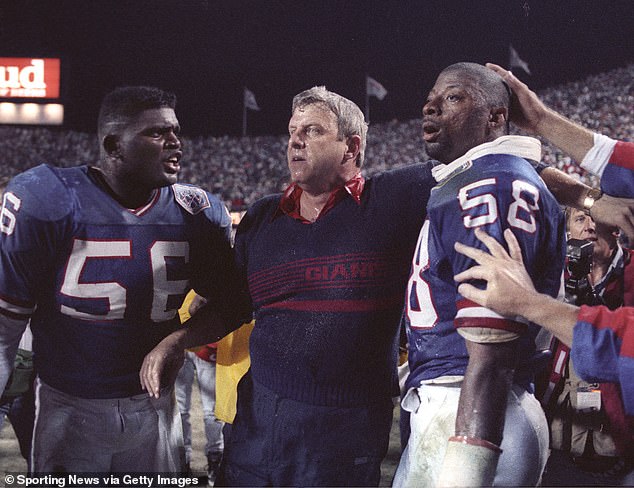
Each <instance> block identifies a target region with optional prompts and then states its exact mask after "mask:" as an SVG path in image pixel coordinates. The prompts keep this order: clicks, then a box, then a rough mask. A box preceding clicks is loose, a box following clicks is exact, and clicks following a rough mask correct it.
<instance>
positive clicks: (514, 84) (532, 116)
mask: <svg viewBox="0 0 634 488" xmlns="http://www.w3.org/2000/svg"><path fill="white" fill-rule="evenodd" d="M486 67H487V68H489V69H491V70H493V71H495V72H496V73H497V74H498V75H500V76H501V77H502V79H503V80H504V81H505V82H506V84H507V85H508V86H509V88H510V89H511V91H512V93H513V96H512V103H511V112H510V117H511V122H513V123H514V124H515V125H517V126H518V127H519V128H520V129H524V130H525V131H527V132H530V133H531V134H539V133H540V131H539V125H540V123H541V121H542V120H543V118H544V117H545V116H546V114H547V113H548V108H547V107H546V105H544V103H543V102H542V101H541V100H540V99H539V97H538V96H537V94H536V93H535V92H534V91H532V90H531V89H530V88H528V86H527V85H526V84H525V83H523V82H522V81H520V80H519V79H518V78H517V77H516V76H515V75H514V74H513V73H511V72H510V71H508V70H505V69H504V68H502V67H501V66H498V65H497V64H493V63H486Z"/></svg>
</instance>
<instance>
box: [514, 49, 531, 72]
mask: <svg viewBox="0 0 634 488" xmlns="http://www.w3.org/2000/svg"><path fill="white" fill-rule="evenodd" d="M516 66H517V67H518V68H522V69H523V70H524V71H526V73H528V74H529V75H530V74H531V70H530V69H528V63H527V62H526V61H524V60H523V59H522V58H520V56H519V54H517V51H516V50H515V49H514V48H513V46H511V45H510V44H509V69H513V68H515V67H516Z"/></svg>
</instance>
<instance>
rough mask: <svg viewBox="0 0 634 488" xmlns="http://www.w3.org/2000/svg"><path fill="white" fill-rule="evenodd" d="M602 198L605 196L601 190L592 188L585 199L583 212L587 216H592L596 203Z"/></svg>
mask: <svg viewBox="0 0 634 488" xmlns="http://www.w3.org/2000/svg"><path fill="white" fill-rule="evenodd" d="M602 196H603V193H601V190H599V189H597V188H590V190H589V191H588V193H587V194H586V196H585V198H584V199H583V212H584V213H585V214H586V215H590V216H592V215H591V214H590V211H591V210H592V207H593V206H594V203H595V202H596V201H597V200H598V199H599V198H601V197H602Z"/></svg>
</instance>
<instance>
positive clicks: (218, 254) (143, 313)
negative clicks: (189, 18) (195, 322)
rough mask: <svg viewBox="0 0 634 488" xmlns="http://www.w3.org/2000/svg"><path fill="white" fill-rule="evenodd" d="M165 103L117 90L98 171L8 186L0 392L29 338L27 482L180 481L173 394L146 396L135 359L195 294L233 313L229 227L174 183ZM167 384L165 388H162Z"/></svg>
mask: <svg viewBox="0 0 634 488" xmlns="http://www.w3.org/2000/svg"><path fill="white" fill-rule="evenodd" d="M175 104H176V98H175V96H174V95H173V94H171V93H168V92H165V91H163V90H160V89H157V88H152V87H122V88H118V89H116V90H114V91H113V92H111V93H110V94H108V95H107V96H106V97H105V98H104V100H103V103H102V106H101V110H100V113H99V120H98V138H99V143H100V160H99V163H98V165H96V166H80V167H74V168H66V169H62V168H58V167H55V166H50V165H44V164H43V165H40V166H37V167H35V168H32V169H30V170H28V171H26V172H24V173H22V174H20V175H18V176H16V177H15V178H14V179H13V180H12V181H11V183H10V184H9V186H8V188H7V190H6V192H5V194H4V199H3V205H2V214H1V221H0V263H1V264H0V390H2V388H3V387H4V385H5V383H6V381H7V376H8V372H10V371H11V366H12V364H13V358H14V357H15V352H16V347H17V345H18V341H19V339H20V336H21V334H22V332H23V330H24V328H25V325H26V323H27V322H28V320H29V319H30V320H31V329H32V331H33V350H34V354H35V357H36V359H35V361H36V364H35V368H36V371H37V373H38V378H37V380H36V395H37V398H36V405H37V411H36V422H35V427H34V433H33V447H32V453H31V458H32V470H33V471H34V472H60V471H61V472H88V471H91V472H152V471H154V472H156V471H161V472H180V470H181V469H182V461H183V454H184V452H183V445H182V433H181V427H180V419H179V418H178V415H177V410H176V409H175V406H174V402H173V395H171V394H169V392H168V394H164V395H162V396H161V398H160V399H156V398H153V397H151V396H150V395H148V394H147V393H145V392H144V391H143V389H142V387H141V384H140V380H139V370H140V367H141V364H142V361H143V357H144V356H145V354H146V353H147V352H148V351H150V350H151V349H152V348H153V347H154V346H155V345H156V344H157V343H158V342H159V341H160V340H161V339H163V338H164V337H165V336H166V335H168V334H169V333H171V332H173V331H174V330H175V329H176V328H177V327H178V326H179V319H178V314H177V309H178V307H179V305H180V304H181V303H182V301H183V297H184V296H185V294H186V293H187V292H188V290H190V289H191V288H194V289H195V290H196V292H198V293H199V294H200V295H202V296H205V297H208V298H209V299H210V300H211V301H212V302H213V303H215V304H217V303H219V301H223V302H225V303H227V302H230V300H231V297H232V294H234V291H235V290H233V289H232V288H231V283H232V279H233V278H232V276H233V268H232V266H233V258H232V251H231V244H230V228H231V220H230V218H229V214H228V212H227V210H226V209H225V207H224V205H223V204H222V203H221V202H220V201H219V200H218V199H216V198H214V197H213V196H211V195H210V194H208V193H207V192H205V191H204V190H202V189H200V188H197V187H193V186H189V185H181V184H178V183H177V176H178V172H179V170H180V161H181V158H182V150H181V142H180V140H179V137H178V133H179V130H180V127H179V123H178V119H177V117H176V114H175V110H174V109H175ZM168 384H171V382H169V383H168Z"/></svg>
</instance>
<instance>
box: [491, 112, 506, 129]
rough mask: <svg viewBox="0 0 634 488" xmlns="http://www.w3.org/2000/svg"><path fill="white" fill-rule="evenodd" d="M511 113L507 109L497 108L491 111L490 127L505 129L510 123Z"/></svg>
mask: <svg viewBox="0 0 634 488" xmlns="http://www.w3.org/2000/svg"><path fill="white" fill-rule="evenodd" d="M508 116H509V111H508V109H507V108H506V107H495V108H492V109H491V110H490V111H489V126H490V127H491V128H492V129H494V128H498V127H501V128H504V127H506V123H507V121H508Z"/></svg>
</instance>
